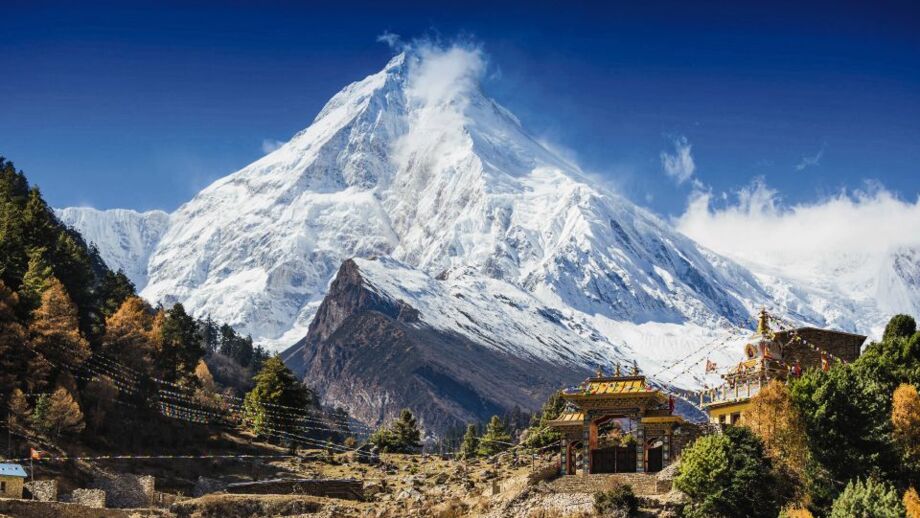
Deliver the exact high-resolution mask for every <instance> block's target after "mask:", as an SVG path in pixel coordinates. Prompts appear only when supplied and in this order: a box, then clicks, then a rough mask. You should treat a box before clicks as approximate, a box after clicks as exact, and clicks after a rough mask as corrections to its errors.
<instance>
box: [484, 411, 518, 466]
mask: <svg viewBox="0 0 920 518" xmlns="http://www.w3.org/2000/svg"><path fill="white" fill-rule="evenodd" d="M510 443H511V435H509V434H508V432H507V431H505V425H504V424H502V420H501V419H499V418H498V416H497V415H493V416H492V419H491V420H490V421H489V424H488V426H486V431H485V433H483V434H482V438H481V439H479V450H478V451H479V455H482V456H483V457H490V456H492V455H495V454H496V453H499V452H501V451H505V450H506V449H508V446H510Z"/></svg>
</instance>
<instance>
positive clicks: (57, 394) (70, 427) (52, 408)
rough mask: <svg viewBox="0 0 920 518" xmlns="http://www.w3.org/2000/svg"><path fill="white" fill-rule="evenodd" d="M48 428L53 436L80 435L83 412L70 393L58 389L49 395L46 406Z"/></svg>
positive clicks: (61, 388)
mask: <svg viewBox="0 0 920 518" xmlns="http://www.w3.org/2000/svg"><path fill="white" fill-rule="evenodd" d="M47 419H48V426H49V429H50V431H51V432H52V433H54V435H55V436H60V435H61V434H62V433H64V434H75V433H80V432H82V431H83V429H84V428H85V426H86V425H85V423H84V422H83V412H82V411H81V410H80V405H79V404H77V402H76V400H74V398H73V396H72V395H71V394H70V392H69V391H68V390H67V389H65V388H63V387H60V388H58V389H57V390H55V391H54V393H53V394H51V399H50V401H49V405H48V415H47Z"/></svg>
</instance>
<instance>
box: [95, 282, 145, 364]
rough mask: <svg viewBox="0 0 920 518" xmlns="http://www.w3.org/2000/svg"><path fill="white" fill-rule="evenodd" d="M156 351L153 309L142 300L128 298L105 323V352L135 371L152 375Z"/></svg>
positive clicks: (135, 297) (103, 340)
mask: <svg viewBox="0 0 920 518" xmlns="http://www.w3.org/2000/svg"><path fill="white" fill-rule="evenodd" d="M156 348H157V342H156V337H155V336H154V332H153V310H152V308H151V307H150V306H149V305H148V304H147V303H146V302H145V301H144V299H142V298H140V297H137V296H131V297H128V298H127V299H125V301H124V302H123V303H122V304H121V306H120V307H119V308H118V310H117V311H115V313H113V314H112V315H111V316H110V317H109V318H107V319H106V321H105V335H104V336H103V339H102V352H103V353H104V354H106V355H108V356H111V357H115V358H118V359H119V360H120V361H121V362H123V363H125V364H126V365H128V366H129V367H131V368H133V369H134V370H136V371H139V372H143V373H151V372H152V371H153V364H154V358H155V355H156Z"/></svg>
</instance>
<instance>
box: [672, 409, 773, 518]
mask: <svg viewBox="0 0 920 518" xmlns="http://www.w3.org/2000/svg"><path fill="white" fill-rule="evenodd" d="M682 457H683V458H682V460H681V464H680V471H679V473H678V475H677V478H676V479H675V480H674V484H675V485H676V486H677V488H678V489H680V490H681V491H683V492H684V493H686V494H687V496H689V497H690V505H688V506H687V509H686V510H685V513H686V515H687V516H688V517H689V518H702V517H711V516H728V517H734V516H738V517H741V516H744V517H761V516H762V517H769V518H773V517H775V516H776V515H777V513H778V512H779V505H778V503H777V498H776V494H775V488H776V479H775V477H774V475H773V473H772V466H771V463H770V460H769V459H768V458H767V457H766V455H765V453H764V448H763V443H761V442H760V439H758V438H757V436H755V435H754V434H753V433H751V431H750V430H748V429H747V428H742V427H730V428H728V429H727V430H726V431H725V433H724V434H722V435H707V436H705V437H701V438H700V439H698V440H697V441H696V442H695V443H693V445H692V446H690V447H689V448H688V449H686V450H685V451H684V453H683V456H682Z"/></svg>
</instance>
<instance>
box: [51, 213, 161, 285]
mask: <svg viewBox="0 0 920 518" xmlns="http://www.w3.org/2000/svg"><path fill="white" fill-rule="evenodd" d="M55 214H56V215H57V217H58V218H59V219H60V220H61V222H62V223H64V224H65V225H67V226H70V227H73V228H75V229H77V230H78V231H79V232H80V234H81V235H82V236H83V239H85V240H86V241H87V242H88V243H91V244H94V245H95V246H96V248H97V249H98V250H99V254H100V255H101V256H102V259H103V260H104V261H105V263H106V264H107V265H108V266H109V268H111V269H113V270H122V271H123V272H124V273H125V275H127V276H128V278H129V279H131V282H133V283H134V285H135V286H137V287H138V289H140V288H143V287H144V286H146V285H147V261H148V260H149V258H150V254H151V253H152V252H153V250H154V248H155V247H156V245H157V243H159V242H160V238H161V237H162V236H163V234H164V233H165V232H166V227H167V225H168V223H169V215H168V214H167V213H165V212H163V211H160V210H152V211H149V212H136V211H133V210H126V209H111V210H98V209H94V208H92V207H69V208H66V209H57V210H55Z"/></svg>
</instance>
